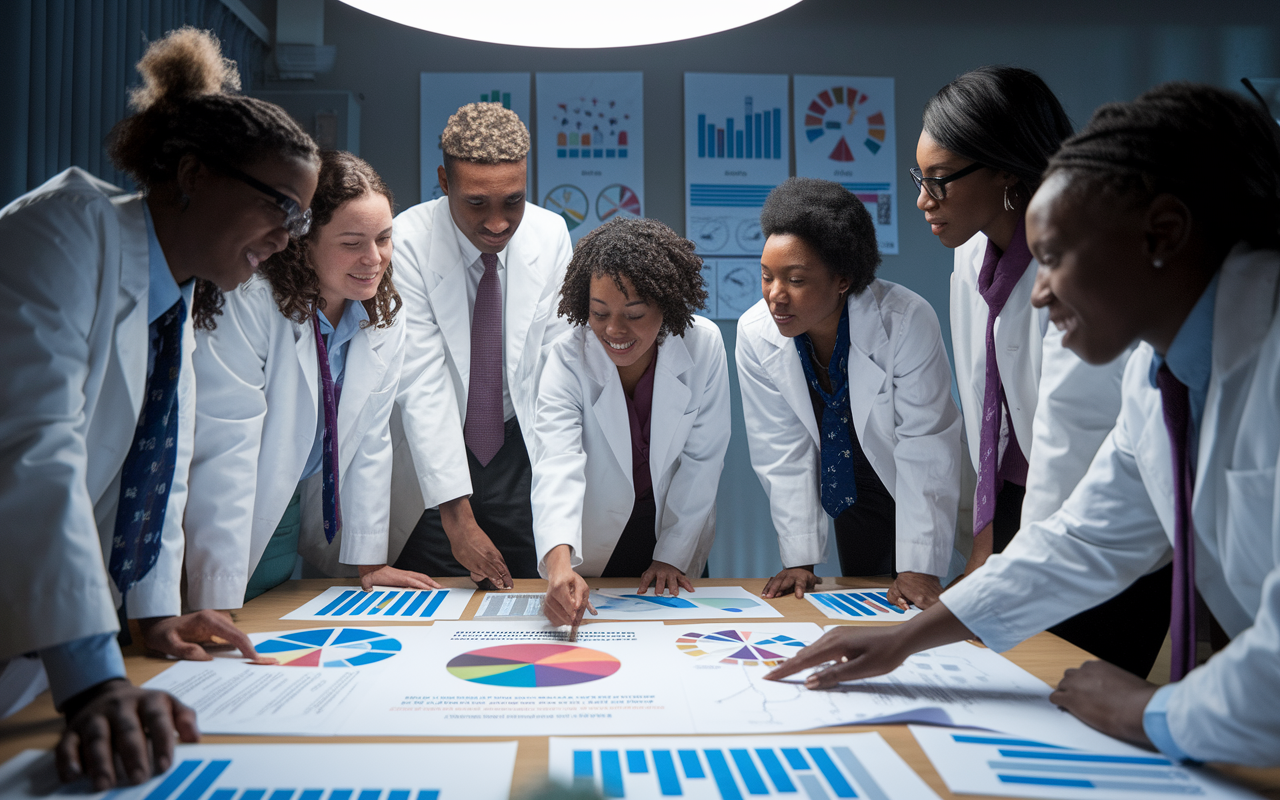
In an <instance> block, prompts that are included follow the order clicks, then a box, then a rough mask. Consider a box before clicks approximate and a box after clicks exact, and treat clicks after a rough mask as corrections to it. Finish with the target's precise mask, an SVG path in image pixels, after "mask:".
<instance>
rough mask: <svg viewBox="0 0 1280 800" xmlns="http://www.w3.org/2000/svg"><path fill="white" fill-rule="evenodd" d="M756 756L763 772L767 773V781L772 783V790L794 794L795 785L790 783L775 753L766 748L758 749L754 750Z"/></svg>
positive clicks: (789, 778)
mask: <svg viewBox="0 0 1280 800" xmlns="http://www.w3.org/2000/svg"><path fill="white" fill-rule="evenodd" d="M756 755H758V756H760V763H761V764H764V771H765V772H767V773H769V780H771V781H773V788H775V789H777V790H778V791H780V792H794V791H795V790H796V785H795V784H794V783H792V782H791V777H790V776H789V775H787V771H786V769H785V768H783V766H782V762H781V761H779V760H778V754H777V753H775V752H774V751H772V750H769V749H768V748H764V747H759V748H756ZM806 766H807V765H806Z"/></svg>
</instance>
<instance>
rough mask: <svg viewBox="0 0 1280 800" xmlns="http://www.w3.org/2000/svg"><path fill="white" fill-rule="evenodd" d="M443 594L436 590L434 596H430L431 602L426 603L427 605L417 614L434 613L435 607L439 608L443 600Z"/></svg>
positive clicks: (429, 614)
mask: <svg viewBox="0 0 1280 800" xmlns="http://www.w3.org/2000/svg"><path fill="white" fill-rule="evenodd" d="M444 595H445V593H444V592H436V594H435V596H434V597H432V598H431V602H429V603H427V607H426V608H424V609H422V613H421V614H419V615H418V616H420V617H429V616H431V615H432V614H434V613H436V609H437V608H439V607H440V604H441V603H443V602H444Z"/></svg>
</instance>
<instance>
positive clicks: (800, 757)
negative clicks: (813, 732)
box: [782, 747, 809, 769]
mask: <svg viewBox="0 0 1280 800" xmlns="http://www.w3.org/2000/svg"><path fill="white" fill-rule="evenodd" d="M782 754H783V755H784V756H786V757H787V763H788V764H790V765H791V768H792V769H808V768H809V762H808V761H806V760H805V758H804V753H801V752H800V750H799V749H798V748H795V747H784V748H782Z"/></svg>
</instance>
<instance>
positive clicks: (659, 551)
mask: <svg viewBox="0 0 1280 800" xmlns="http://www.w3.org/2000/svg"><path fill="white" fill-rule="evenodd" d="M693 250H694V245H693V242H690V241H689V240H687V239H682V238H681V237H679V236H677V235H676V233H675V232H674V231H672V230H671V229H670V228H668V227H667V226H666V225H663V224H662V223H660V222H657V221H654V220H649V219H629V220H622V219H619V220H615V221H613V222H609V223H607V224H605V225H602V226H601V227H599V228H597V229H596V230H594V231H592V232H591V233H589V234H587V235H586V236H584V237H583V238H582V241H580V242H579V243H578V247H577V250H576V251H575V252H574V255H573V260H572V261H571V262H570V264H569V268H568V271H567V273H566V275H565V281H564V287H563V288H562V290H561V300H560V309H559V314H560V315H561V316H564V317H567V318H568V320H569V321H570V322H571V323H573V324H574V325H575V327H574V328H573V329H572V330H570V331H569V332H568V333H566V334H564V335H563V336H561V337H560V338H559V339H557V340H556V342H555V343H554V345H553V346H552V348H551V351H550V353H549V355H548V356H547V362H546V365H545V366H544V368H543V373H542V382H541V384H540V386H539V391H538V404H537V413H536V415H535V422H534V432H535V443H536V451H535V455H536V457H535V459H534V465H533V531H534V538H535V540H536V542H537V548H538V567H539V570H540V571H541V572H542V574H543V575H545V576H546V578H547V580H548V581H549V583H550V585H549V586H548V588H547V599H546V603H545V604H544V611H545V612H546V614H547V618H548V619H549V620H551V622H552V623H554V624H557V625H563V624H569V623H572V622H575V621H576V620H579V619H581V617H582V613H583V611H584V610H586V609H587V608H588V603H587V584H586V581H584V580H583V579H582V577H581V576H582V575H586V576H589V577H595V576H603V577H632V578H639V581H640V587H639V590H640V591H641V592H642V593H643V592H644V591H646V590H647V588H648V587H649V586H650V585H651V584H652V585H653V587H654V591H655V592H656V593H658V594H662V593H663V592H664V590H670V591H671V593H672V594H673V595H675V594H679V590H680V588H681V587H683V588H684V589H685V590H687V591H693V585H692V584H691V583H690V582H689V578H688V576H690V575H694V576H697V575H699V574H701V572H702V568H703V565H705V564H706V561H707V553H708V552H709V551H710V550H711V542H712V539H714V538H715V524H716V490H717V488H718V486H719V482H720V471H721V469H722V468H723V467H724V454H725V450H726V449H727V448H728V446H729V424H730V423H729V370H728V365H727V361H726V357H725V351H724V342H723V341H722V340H721V338H720V329H719V328H718V327H716V325H715V323H713V322H711V321H709V320H706V319H703V318H702V317H698V316H695V315H694V313H693V312H694V311H695V310H697V309H699V308H701V307H702V305H703V303H705V302H706V299H707V294H706V291H705V290H704V289H703V287H702V260H701V259H700V258H698V257H697V256H696V255H694V252H693Z"/></svg>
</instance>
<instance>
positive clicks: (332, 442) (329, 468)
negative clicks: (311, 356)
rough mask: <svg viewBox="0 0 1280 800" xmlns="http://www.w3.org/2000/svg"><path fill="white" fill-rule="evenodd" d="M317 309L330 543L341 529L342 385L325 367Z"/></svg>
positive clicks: (315, 323)
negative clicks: (340, 414)
mask: <svg viewBox="0 0 1280 800" xmlns="http://www.w3.org/2000/svg"><path fill="white" fill-rule="evenodd" d="M320 313H321V312H319V311H317V312H316V316H314V317H312V318H311V327H312V329H313V330H315V332H316V356H317V357H318V358H319V361H320V398H321V401H322V405H323V406H324V441H323V442H322V444H321V449H320V453H321V472H322V473H324V492H323V494H322V498H321V499H322V501H323V505H324V538H325V539H326V540H327V541H329V542H330V543H332V542H333V537H334V536H336V535H337V534H338V531H340V530H342V498H340V497H339V496H338V486H339V482H338V400H339V398H340V397H341V393H342V389H341V388H340V387H334V385H333V374H332V373H331V372H330V371H329V348H327V347H325V345H324V336H323V335H322V334H321V333H320V317H319V314H320Z"/></svg>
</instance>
